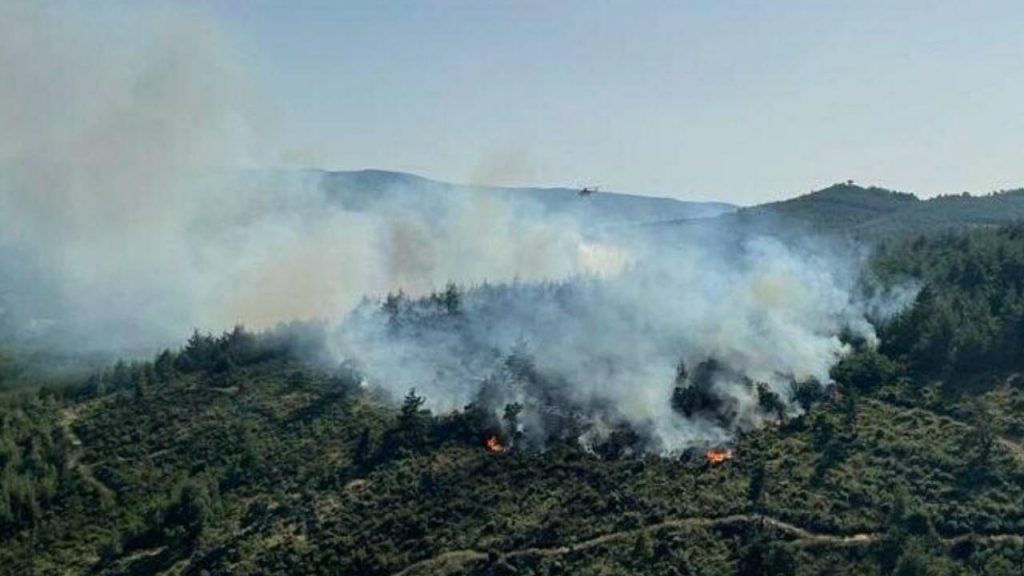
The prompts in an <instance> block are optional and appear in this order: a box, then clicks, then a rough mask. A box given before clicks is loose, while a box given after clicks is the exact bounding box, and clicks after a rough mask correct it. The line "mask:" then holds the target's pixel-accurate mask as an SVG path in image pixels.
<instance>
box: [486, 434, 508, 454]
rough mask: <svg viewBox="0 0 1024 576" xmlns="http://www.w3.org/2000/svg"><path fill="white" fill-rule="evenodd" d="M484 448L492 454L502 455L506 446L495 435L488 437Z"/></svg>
mask: <svg viewBox="0 0 1024 576" xmlns="http://www.w3.org/2000/svg"><path fill="white" fill-rule="evenodd" d="M484 446H485V447H486V448H487V451H488V452H490V453H491V454H501V453H502V452H504V451H505V445H504V444H502V443H501V439H500V438H498V437H497V436H494V435H491V436H488V438H487V441H486V442H484Z"/></svg>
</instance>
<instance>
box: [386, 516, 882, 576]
mask: <svg viewBox="0 0 1024 576" xmlns="http://www.w3.org/2000/svg"><path fill="white" fill-rule="evenodd" d="M757 522H762V523H764V525H766V526H771V527H773V528H775V529H776V530H778V531H779V532H782V533H785V534H787V535H789V536H791V537H792V538H793V542H794V543H796V544H798V545H803V546H808V545H811V546H813V545H816V544H829V545H840V546H845V545H861V544H866V543H870V542H872V541H874V540H875V539H876V536H875V535H874V534H853V535H849V536H845V535H834V534H819V533H815V532H811V531H809V530H806V529H804V528H801V527H799V526H796V525H793V524H790V523H788V522H784V521H782V520H779V519H777V518H772V517H770V516H759V515H755V514H734V515H731V516H720V517H717V518H709V517H703V516H696V517H692V518H677V519H673V520H666V521H664V522H658V523H657V524H651V525H649V526H644V527H642V528H633V529H630V530H619V531H617V532H611V533H608V534H603V535H601V536H596V537H594V538H591V539H589V540H584V541H582V542H576V543H573V544H567V545H565V546H555V547H551V548H522V549H520V550H510V551H507V552H502V553H499V556H500V557H502V558H507V559H512V558H524V557H532V556H541V557H547V556H562V555H566V554H572V553H576V552H582V551H585V550H589V549H591V548H596V547H598V546H602V545H605V544H609V543H612V542H620V541H623V540H630V539H633V538H636V537H637V536H639V535H640V534H641V533H648V534H650V533H653V532H659V531H661V530H673V529H679V528H686V527H703V528H713V527H716V526H728V525H730V524H753V523H757ZM487 558H488V555H487V554H486V553H484V552H481V551H479V550H472V549H468V550H453V551H450V552H444V553H442V554H439V555H437V556H434V557H433V558H427V559H426V560H421V561H419V562H416V563H415V564H411V565H409V566H407V567H406V568H405V569H403V570H401V571H399V572H397V573H395V574H394V576H412V575H414V574H445V573H448V572H449V571H451V570H458V569H460V568H463V567H464V566H465V565H466V564H469V563H472V562H482V561H484V560H487Z"/></svg>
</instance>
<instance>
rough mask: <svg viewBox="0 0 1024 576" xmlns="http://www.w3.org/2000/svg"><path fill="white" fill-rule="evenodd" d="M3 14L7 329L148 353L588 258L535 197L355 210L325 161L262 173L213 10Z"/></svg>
mask: <svg viewBox="0 0 1024 576" xmlns="http://www.w3.org/2000/svg"><path fill="white" fill-rule="evenodd" d="M0 11H2V13H0V77H2V78H4V82H3V83H0V328H2V329H3V330H5V335H6V336H7V337H8V338H10V337H12V335H13V336H14V337H16V338H18V339H19V341H22V342H24V341H26V340H29V341H30V342H33V343H34V345H40V346H42V345H45V346H53V345H61V346H64V347H67V348H70V349H72V350H81V349H96V350H115V351H119V352H126V351H127V352H130V351H145V350H149V349H152V348H153V347H155V346H162V345H173V344H174V343H176V342H179V341H180V340H181V338H182V337H183V336H184V335H186V334H188V333H189V332H190V331H191V330H192V329H193V328H199V329H202V330H220V329H224V328H227V327H230V326H232V325H233V324H236V323H243V324H246V325H247V326H249V327H255V328H260V327H266V326H271V325H273V324H275V323H277V322H285V321H290V320H294V319H308V318H336V317H339V316H341V315H343V314H344V313H346V312H347V311H348V310H350V309H351V307H352V306H353V305H354V304H355V303H356V302H357V301H358V300H359V298H361V297H362V296H363V295H364V294H378V293H383V292H386V291H387V290H390V289H394V288H404V289H405V290H407V291H409V292H410V293H420V292H423V291H426V290H429V289H432V288H434V287H436V286H441V285H443V284H444V283H445V282H446V281H448V280H449V279H452V280H455V281H460V282H475V281H480V280H483V279H491V280H501V279H506V278H514V277H518V278H521V279H524V280H529V279H540V278H552V277H561V276H564V275H565V274H566V273H576V272H581V271H583V270H584V269H585V267H586V266H587V260H588V259H592V258H591V256H590V255H589V254H586V253H580V252H579V248H578V245H579V242H578V237H577V233H576V232H575V231H574V230H573V229H572V227H568V226H564V227H563V226H556V225H552V223H550V222H546V223H544V224H541V223H539V221H537V220H536V219H535V218H532V217H529V215H528V212H529V210H530V209H529V208H527V207H519V208H516V209H514V210H513V209H511V208H510V207H509V206H507V205H506V204H505V203H502V202H499V201H497V200H495V199H493V198H487V197H483V196H476V197H475V196H472V195H469V196H467V195H462V196H457V197H446V198H434V199H416V200H414V201H403V202H388V203H387V204H386V205H375V206H372V207H371V208H372V209H369V210H360V211H350V210H345V209H342V207H341V206H340V205H339V204H338V203H337V202H334V201H333V200H332V198H331V197H330V196H329V195H328V194H326V193H325V191H324V190H323V189H322V188H321V186H320V175H319V173H316V172H299V171H292V172H285V173H275V172H271V171H267V170H258V169H255V168H253V167H254V166H256V167H258V166H260V165H265V163H266V162H269V160H267V159H268V158H273V157H274V156H275V152H274V150H273V147H272V142H273V138H271V137H266V138H256V137H255V136H254V135H256V134H260V135H265V131H263V130H262V128H261V127H260V126H259V122H258V120H259V118H260V113H259V112H260V111H261V110H262V109H263V108H264V107H265V104H264V103H262V102H259V99H258V97H255V96H254V95H253V89H252V85H253V82H252V81H251V80H250V79H249V78H247V76H246V74H245V71H244V67H242V66H240V65H239V61H240V60H239V59H238V58H237V57H236V56H235V54H234V52H233V50H232V46H231V42H230V39H229V38H228V37H226V35H225V34H224V33H223V31H222V30H221V29H220V28H218V26H217V25H216V22H215V20H214V19H213V18H212V17H211V16H210V14H208V13H205V12H202V11H197V10H189V9H182V8H178V7H172V6H170V5H158V6H156V7H153V6H151V5H150V6H146V7H132V6H130V5H118V6H116V7H110V8H107V9H104V8H102V7H100V8H97V7H94V6H88V7H86V6H84V5H83V6H80V7H79V6H76V5H75V4H72V3H34V2H14V3H5V4H4V5H3V7H0ZM244 167H249V168H253V169H250V170H247V171H244V172H241V173H240V172H239V171H238V169H239V168H244ZM397 196H401V197H406V198H415V194H399V195H397ZM389 197H390V196H389Z"/></svg>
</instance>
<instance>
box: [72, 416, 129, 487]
mask: <svg viewBox="0 0 1024 576" xmlns="http://www.w3.org/2000/svg"><path fill="white" fill-rule="evenodd" d="M78 417H79V414H78V411H77V410H74V409H72V408H67V409H65V410H63V411H62V412H61V419H60V423H61V427H62V428H63V429H64V435H65V437H66V438H67V440H68V445H69V446H71V448H70V450H69V451H68V468H74V469H75V470H78V473H79V474H81V476H82V480H84V481H85V482H86V483H87V484H89V485H91V486H93V487H94V488H96V490H97V491H98V492H99V493H100V494H102V495H104V496H106V497H108V498H114V497H115V496H116V494H115V493H114V491H113V490H111V489H110V487H109V486H107V485H106V484H104V483H103V482H100V481H99V479H98V478H96V477H95V476H93V474H92V468H91V467H90V466H89V465H88V464H83V463H82V453H83V452H84V450H83V449H82V439H81V438H79V437H78V435H77V434H75V430H74V428H73V427H72V425H73V424H74V423H75V420H78Z"/></svg>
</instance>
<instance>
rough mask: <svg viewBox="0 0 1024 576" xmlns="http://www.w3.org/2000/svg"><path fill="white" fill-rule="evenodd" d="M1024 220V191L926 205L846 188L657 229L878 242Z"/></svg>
mask: <svg viewBox="0 0 1024 576" xmlns="http://www.w3.org/2000/svg"><path fill="white" fill-rule="evenodd" d="M1020 219H1024V190H1011V191H1003V192H997V193H993V194H989V195H986V196H970V195H966V194H965V195H961V196H939V197H936V198H931V199H928V200H921V199H919V198H918V197H917V196H915V195H913V194H909V193H906V192H895V191H892V190H886V189H884V188H877V187H869V188H864V187H861V186H857V185H855V184H852V183H843V184H835V185H832V186H829V187H828V188H825V189H822V190H818V191H816V192H811V193H810V194H805V195H802V196H797V197H796V198H791V199H788V200H782V201H779V202H771V203H767V204H760V205H757V206H752V207H749V208H742V209H739V210H736V211H735V212H731V213H728V214H723V215H720V216H718V217H717V218H712V219H708V220H703V221H699V222H691V221H676V222H665V223H659V224H658V225H656V229H657V230H659V231H661V232H677V233H687V232H694V233H701V232H706V231H708V230H720V229H721V230H730V231H735V232H739V233H746V234H750V233H764V234H773V235H780V236H787V235H794V234H802V233H806V232H815V233H826V234H835V235H840V236H847V237H853V238H857V239H861V240H876V239H882V238H894V237H902V236H907V235H914V234H930V233H935V232H942V231H946V230H954V229H960V228H968V227H979V226H998V225H1002V224H1008V223H1011V222H1014V221H1017V220H1020Z"/></svg>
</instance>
